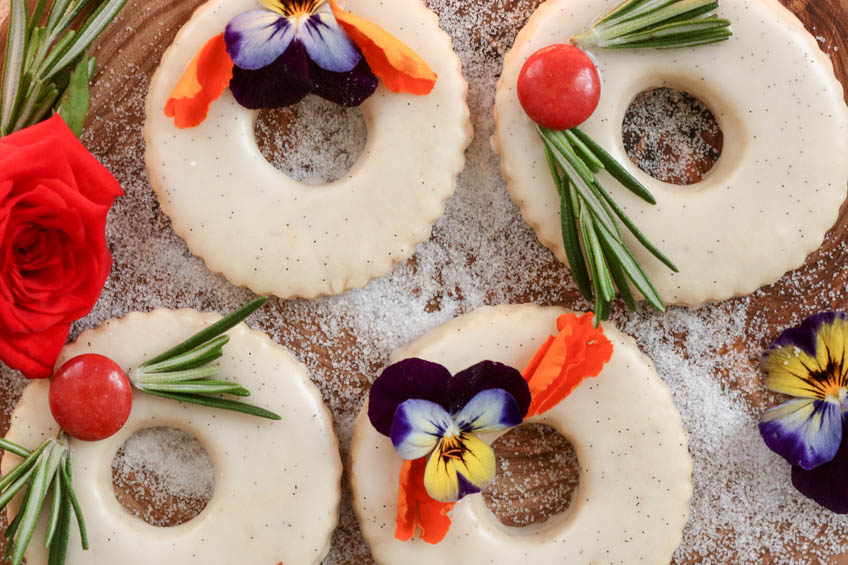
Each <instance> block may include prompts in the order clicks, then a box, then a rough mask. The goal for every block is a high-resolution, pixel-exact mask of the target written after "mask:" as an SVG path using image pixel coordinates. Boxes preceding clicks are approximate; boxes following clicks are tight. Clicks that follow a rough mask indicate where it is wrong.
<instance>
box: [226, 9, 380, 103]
mask: <svg viewBox="0 0 848 565" xmlns="http://www.w3.org/2000/svg"><path fill="white" fill-rule="evenodd" d="M260 1H261V3H262V5H263V6H264V8H259V9H255V10H249V11H247V12H244V13H242V14H239V15H238V16H236V17H235V18H233V19H232V20H230V22H229V24H227V28H226V31H225V32H224V39H225V41H226V44H227V52H228V53H229V55H230V58H231V59H232V61H233V64H234V65H235V67H234V69H233V77H232V80H231V81H230V90H231V91H232V93H233V96H235V98H236V100H237V101H238V102H239V104H241V105H242V106H244V107H246V108H251V109H259V108H278V107H282V106H289V105H292V104H296V103H298V102H300V101H301V100H302V99H303V98H304V97H306V95H307V94H310V93H314V94H317V95H318V96H321V97H322V98H325V99H327V100H330V101H332V102H335V103H337V104H342V105H345V106H358V105H360V104H361V103H362V102H363V101H364V100H365V99H366V98H368V97H369V96H371V95H372V94H373V93H374V91H375V90H376V88H377V82H378V81H377V77H376V76H375V75H374V73H373V72H371V68H370V67H369V66H368V63H367V62H366V61H365V58H364V57H363V56H362V54H361V53H360V51H359V49H358V48H357V46H356V45H355V44H354V43H353V41H351V39H350V37H348V35H347V33H345V31H344V29H342V27H341V26H340V25H339V22H338V21H337V20H336V17H335V15H334V14H333V10H332V7H331V5H330V3H329V2H328V1H327V0H260Z"/></svg>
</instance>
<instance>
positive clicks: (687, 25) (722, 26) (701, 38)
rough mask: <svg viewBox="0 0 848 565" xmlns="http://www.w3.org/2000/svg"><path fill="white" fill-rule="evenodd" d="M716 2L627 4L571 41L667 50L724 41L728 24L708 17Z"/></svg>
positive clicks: (656, 0)
mask: <svg viewBox="0 0 848 565" xmlns="http://www.w3.org/2000/svg"><path fill="white" fill-rule="evenodd" d="M718 5H719V4H718V2H717V1H716V0H644V1H636V2H634V1H628V2H625V3H624V4H622V5H620V6H619V7H618V8H616V9H614V10H612V11H611V12H610V13H608V14H607V15H606V16H604V17H602V18H601V19H600V20H598V21H597V22H596V23H595V24H594V25H593V26H592V27H591V28H590V29H589V30H588V31H586V32H585V33H583V34H581V35H578V36H576V37H573V38H572V39H571V41H572V43H574V44H575V45H578V46H581V47H588V46H597V47H602V48H607V49H640V48H653V49H671V48H680V47H691V46H696V45H704V44H708V43H716V42H719V41H724V40H726V39H727V38H728V37H730V36H731V35H732V34H733V31H732V30H731V29H730V25H731V23H730V21H728V20H725V19H719V18H718V17H717V16H715V14H709V13H710V12H712V11H714V10H715V9H717V8H718Z"/></svg>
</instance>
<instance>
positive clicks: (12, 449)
mask: <svg viewBox="0 0 848 565" xmlns="http://www.w3.org/2000/svg"><path fill="white" fill-rule="evenodd" d="M0 449H2V450H3V451H8V452H9V453H14V454H15V455H17V456H18V457H24V458H26V457H29V455H30V453H32V452H31V451H30V450H29V449H27V448H25V447H21V446H20V445H18V444H17V443H14V442H11V441H9V440H7V439H3V438H0Z"/></svg>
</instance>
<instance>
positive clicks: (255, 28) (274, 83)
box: [165, 0, 438, 128]
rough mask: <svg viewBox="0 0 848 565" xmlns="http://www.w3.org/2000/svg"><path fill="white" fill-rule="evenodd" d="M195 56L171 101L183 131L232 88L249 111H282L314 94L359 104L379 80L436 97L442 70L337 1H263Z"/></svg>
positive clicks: (391, 87) (396, 89)
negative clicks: (429, 63) (437, 72)
mask: <svg viewBox="0 0 848 565" xmlns="http://www.w3.org/2000/svg"><path fill="white" fill-rule="evenodd" d="M260 2H261V3H262V5H263V6H264V8H260V9H255V10H249V11H247V12H244V13H242V14H239V15H238V16H236V17H235V18H233V19H232V20H230V22H229V23H228V24H227V28H226V31H225V32H224V33H223V34H220V35H218V36H215V37H213V38H212V39H210V40H209V41H208V42H207V43H206V44H205V45H204V46H203V48H202V49H201V50H200V52H198V54H197V55H196V56H195V57H194V59H193V60H192V61H191V63H190V64H189V66H188V68H187V69H186V70H185V72H184V73H183V76H182V77H181V78H180V80H179V82H178V83H177V86H176V87H175V88H174V90H173V92H171V95H170V96H169V97H168V100H167V102H166V104H165V115H166V116H168V117H173V118H175V120H174V123H175V125H176V127H178V128H189V127H195V126H197V125H199V124H201V123H202V122H203V120H205V119H206V116H207V114H208V113H209V106H210V105H211V104H212V102H214V101H215V100H217V99H218V98H219V97H220V96H221V94H223V92H224V90H225V89H226V88H227V86H229V87H230V90H231V91H232V93H233V96H234V97H235V99H236V101H238V103H239V104H241V105H242V106H244V107H245V108H249V109H254V110H256V109H260V108H279V107H283V106H290V105H292V104H297V103H298V102H300V101H301V100H302V99H303V98H304V97H306V95H307V94H310V93H313V94H316V95H318V96H321V97H322V98H325V99H327V100H329V101H331V102H335V103H337V104H341V105H344V106H359V105H360V104H361V103H362V102H364V101H365V100H366V99H367V98H368V97H369V96H371V95H372V94H373V93H374V91H375V90H376V88H377V77H379V78H380V79H381V80H382V81H383V82H384V83H385V84H386V86H387V87H388V89H389V90H391V91H392V92H398V93H400V92H405V93H409V94H417V95H425V94H429V93H430V92H431V91H432V90H433V88H434V87H435V85H436V80H437V78H438V77H437V75H436V73H434V72H433V70H432V69H431V68H430V67H429V65H427V63H426V62H425V61H424V59H422V58H421V57H420V56H419V55H418V54H417V53H415V51H413V50H412V49H411V48H410V47H409V46H407V45H406V44H404V43H403V42H402V41H400V40H399V39H398V38H396V37H395V36H393V35H392V34H390V33H389V32H387V31H386V30H384V29H383V28H381V27H380V26H378V25H377V24H374V23H373V22H370V21H368V20H366V19H364V18H362V17H359V16H357V15H355V14H351V13H350V12H346V11H345V10H343V9H342V8H340V7H339V5H338V4H337V3H336V1H335V0H260Z"/></svg>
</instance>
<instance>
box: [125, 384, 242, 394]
mask: <svg viewBox="0 0 848 565" xmlns="http://www.w3.org/2000/svg"><path fill="white" fill-rule="evenodd" d="M139 389H140V390H143V391H144V392H150V391H156V392H172V393H175V394H183V393H189V394H233V395H235V396H250V391H248V390H247V389H246V388H244V387H242V386H241V385H240V384H238V383H231V382H229V381H220V380H197V381H188V382H183V383H150V384H145V385H142V386H140V387H139Z"/></svg>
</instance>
